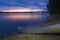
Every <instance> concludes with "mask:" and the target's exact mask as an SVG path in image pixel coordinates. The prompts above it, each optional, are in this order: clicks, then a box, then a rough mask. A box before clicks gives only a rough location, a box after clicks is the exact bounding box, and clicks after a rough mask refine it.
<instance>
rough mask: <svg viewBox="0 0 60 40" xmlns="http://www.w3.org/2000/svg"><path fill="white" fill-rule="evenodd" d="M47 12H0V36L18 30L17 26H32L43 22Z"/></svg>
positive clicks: (47, 15) (47, 14)
mask: <svg viewBox="0 0 60 40" xmlns="http://www.w3.org/2000/svg"><path fill="white" fill-rule="evenodd" d="M49 16H50V14H49V13H39V12H38V13H32V12H31V13H3V12H1V13H0V37H1V36H5V35H11V34H12V33H16V32H18V29H17V28H18V27H19V26H22V27H24V26H32V25H36V24H38V23H42V22H44V20H46V19H47V18H48V17H49Z"/></svg>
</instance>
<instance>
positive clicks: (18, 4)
mask: <svg viewBox="0 0 60 40" xmlns="http://www.w3.org/2000/svg"><path fill="white" fill-rule="evenodd" d="M47 2H48V0H0V10H4V9H9V8H40V6H41V5H46V4H47Z"/></svg>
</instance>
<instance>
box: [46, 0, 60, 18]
mask: <svg viewBox="0 0 60 40" xmlns="http://www.w3.org/2000/svg"><path fill="white" fill-rule="evenodd" d="M47 8H48V10H49V12H50V14H51V15H56V18H57V19H60V0H49V1H48V5H47Z"/></svg>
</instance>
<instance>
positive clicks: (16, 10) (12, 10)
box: [0, 8, 44, 12]
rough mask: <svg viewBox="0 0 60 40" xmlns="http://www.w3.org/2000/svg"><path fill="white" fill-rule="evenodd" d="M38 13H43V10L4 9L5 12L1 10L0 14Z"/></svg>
mask: <svg viewBox="0 0 60 40" xmlns="http://www.w3.org/2000/svg"><path fill="white" fill-rule="evenodd" d="M40 11H44V10H43V9H28V8H25V9H23V8H22V9H5V10H1V11H0V12H40Z"/></svg>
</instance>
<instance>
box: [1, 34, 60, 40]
mask: <svg viewBox="0 0 60 40" xmlns="http://www.w3.org/2000/svg"><path fill="white" fill-rule="evenodd" d="M59 39H60V35H45V34H24V33H20V34H16V35H13V36H8V37H5V38H4V39H2V40H59Z"/></svg>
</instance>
